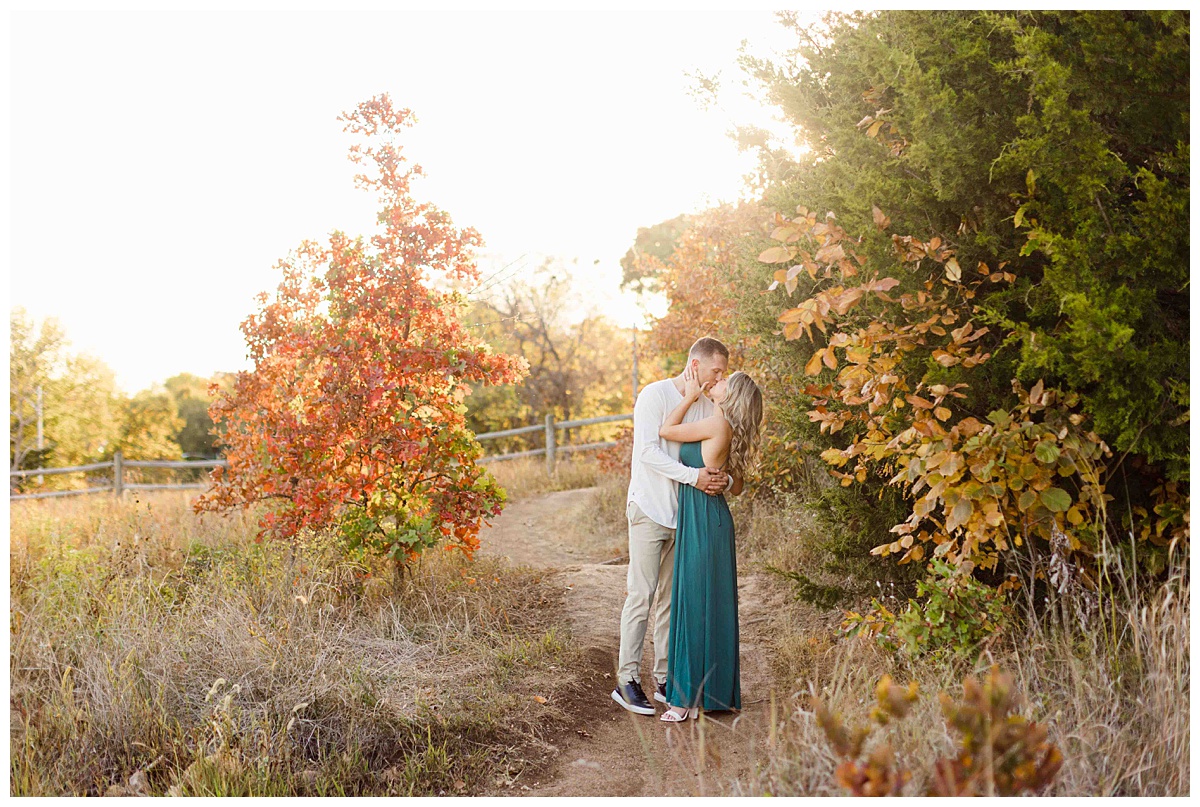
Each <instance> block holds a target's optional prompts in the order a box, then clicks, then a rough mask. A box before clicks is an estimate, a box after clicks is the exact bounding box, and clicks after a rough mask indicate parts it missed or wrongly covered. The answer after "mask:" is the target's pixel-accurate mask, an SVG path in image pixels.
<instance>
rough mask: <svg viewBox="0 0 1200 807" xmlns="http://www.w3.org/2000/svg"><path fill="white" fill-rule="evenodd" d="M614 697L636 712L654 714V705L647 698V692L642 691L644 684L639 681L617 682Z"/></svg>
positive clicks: (623, 705)
mask: <svg viewBox="0 0 1200 807" xmlns="http://www.w3.org/2000/svg"><path fill="white" fill-rule="evenodd" d="M655 694H657V693H655ZM612 699H613V700H615V701H616V702H617V703H619V704H621V706H622V707H623V708H625V709H627V710H629V711H630V712H633V713H634V714H639V715H652V714H654V706H653V705H651V703H650V701H648V700H646V693H645V692H643V691H642V685H641V684H639V683H638V682H637V681H630V682H629V683H627V684H617V688H616V689H614V690H613V691H612Z"/></svg>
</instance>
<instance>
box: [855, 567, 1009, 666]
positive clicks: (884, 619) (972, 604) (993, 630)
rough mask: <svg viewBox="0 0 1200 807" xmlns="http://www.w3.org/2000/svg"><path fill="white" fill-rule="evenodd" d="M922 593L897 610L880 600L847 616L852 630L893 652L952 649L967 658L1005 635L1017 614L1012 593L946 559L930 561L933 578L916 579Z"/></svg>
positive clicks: (918, 593) (909, 653) (951, 650)
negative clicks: (960, 570) (1010, 598)
mask: <svg viewBox="0 0 1200 807" xmlns="http://www.w3.org/2000/svg"><path fill="white" fill-rule="evenodd" d="M917 597H918V598H923V599H922V600H920V601H918V600H909V601H908V607H907V608H906V609H905V610H904V611H901V612H900V613H899V614H894V613H893V612H892V611H890V610H888V608H887V607H886V606H884V605H883V604H882V603H880V602H879V600H877V599H872V600H871V610H870V611H869V612H867V613H866V614H865V615H860V614H858V613H855V612H853V611H851V612H850V613H849V614H847V617H846V623H845V625H846V627H847V629H848V630H849V632H850V633H854V634H869V635H873V636H874V637H875V639H876V641H877V642H878V643H879V644H880V645H881V646H882V647H884V648H886V649H889V650H898V649H899V650H903V651H904V652H905V653H907V654H908V655H910V656H916V655H919V654H921V653H925V652H949V653H952V654H955V655H961V656H967V655H971V654H972V653H974V652H975V651H976V650H977V649H978V648H979V646H980V645H982V644H983V643H985V642H987V641H988V640H989V639H991V638H992V637H993V636H996V635H997V634H999V633H1001V632H1002V631H1003V630H1004V628H1005V627H1006V626H1007V625H1008V624H1009V621H1010V619H1011V617H1012V607H1011V606H1010V605H1009V603H1008V601H1007V597H1006V596H1005V595H1004V594H1003V593H1001V592H999V591H997V590H996V589H994V588H992V587H990V586H986V585H984V584H983V583H980V582H979V581H978V580H975V579H974V578H973V577H971V576H970V575H964V574H957V573H955V570H954V568H953V567H951V566H950V565H949V564H948V563H946V562H944V561H941V560H934V561H933V562H932V563H931V564H930V576H929V577H928V578H927V579H925V580H922V581H921V582H919V583H917Z"/></svg>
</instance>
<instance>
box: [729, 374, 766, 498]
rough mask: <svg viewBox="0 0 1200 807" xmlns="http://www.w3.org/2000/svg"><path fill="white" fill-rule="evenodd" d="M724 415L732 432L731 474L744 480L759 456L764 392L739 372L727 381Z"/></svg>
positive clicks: (730, 444)
mask: <svg viewBox="0 0 1200 807" xmlns="http://www.w3.org/2000/svg"><path fill="white" fill-rule="evenodd" d="M721 413H722V414H723V415H725V419H726V420H727V421H729V425H730V427H731V428H732V429H733V437H732V439H731V440H730V441H729V460H728V462H729V472H730V473H731V474H736V475H737V476H740V477H742V478H743V479H745V477H746V471H747V470H749V468H750V467H751V466H752V465H753V464H754V460H755V459H756V455H757V454H758V438H759V434H758V428H759V426H760V425H762V419H763V397H762V391H761V390H760V389H759V388H758V385H757V384H755V383H754V380H753V379H751V378H750V376H748V375H746V374H745V373H743V372H742V371H741V370H738V371H737V372H736V373H734V374H733V375H731V376H729V380H728V381H726V382H725V400H723V401H721Z"/></svg>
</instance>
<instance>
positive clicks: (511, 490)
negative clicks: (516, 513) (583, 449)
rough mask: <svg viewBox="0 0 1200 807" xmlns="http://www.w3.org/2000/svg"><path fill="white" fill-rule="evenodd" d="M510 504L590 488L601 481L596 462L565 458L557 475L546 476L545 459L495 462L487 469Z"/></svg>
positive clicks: (570, 456) (523, 458) (560, 463)
mask: <svg viewBox="0 0 1200 807" xmlns="http://www.w3.org/2000/svg"><path fill="white" fill-rule="evenodd" d="M485 467H486V468H487V470H488V473H490V474H491V475H492V476H493V477H495V479H496V481H497V482H499V483H500V486H501V487H503V488H504V490H505V491H506V492H507V493H508V498H509V499H510V500H516V499H524V498H528V497H530V496H540V495H542V494H544V493H553V492H554V491H558V490H574V489H576V488H590V487H592V486H593V485H595V484H596V483H597V481H598V479H599V477H600V473H599V470H598V466H597V464H596V459H595V457H594V456H590V455H584V456H580V455H571V454H565V455H563V456H562V457H560V458H559V459H558V462H557V463H556V465H555V468H554V475H553V476H550V475H549V474H547V473H546V460H545V458H544V457H522V458H520V459H515V460H504V461H502V462H491V463H488V464H487V465H486V466H485Z"/></svg>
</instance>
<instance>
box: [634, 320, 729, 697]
mask: <svg viewBox="0 0 1200 807" xmlns="http://www.w3.org/2000/svg"><path fill="white" fill-rule="evenodd" d="M687 361H688V366H690V367H691V368H692V371H693V372H695V373H696V376H697V378H698V379H699V380H700V384H701V386H702V387H703V388H704V389H706V390H707V389H709V388H711V387H712V385H713V384H716V383H717V382H718V381H720V380H721V379H722V378H723V377H724V376H725V373H726V372H728V370H729V349H728V348H727V347H725V345H723V344H721V343H720V342H719V341H717V340H716V339H713V338H711V337H708V336H705V337H702V338H700V339H698V340H696V343H695V344H694V345H692V348H691V350H689V351H688V360H687ZM683 392H684V381H683V373H680V374H679V375H678V376H676V377H675V378H667V379H663V380H661V381H655V382H654V383H653V384H649V385H647V386H646V387H645V388H644V389H642V391H641V392H640V393H638V396H637V402H636V403H635V404H634V407H633V463H632V467H631V469H630V479H629V494H628V496H627V497H626V502H625V515H626V517H627V518H628V520H629V577H628V579H627V581H626V589H627V590H628V591H627V593H626V596H625V607H624V608H623V609H622V611H621V650H620V655H619V658H618V662H617V665H618V666H617V688H616V689H614V690H613V692H612V699H613V700H614V701H616V702H617V703H619V704H620V705H621V706H623V707H624V708H625V709H628V710H629V711H631V712H633V713H635V714H641V715H652V714H654V705H653V704H651V703H650V701H649V700H647V699H646V693H645V692H644V691H643V690H642V685H641V680H640V678H641V676H640V666H641V659H642V644H643V642H644V641H645V638H646V623H647V622H648V620H649V617H650V604H651V600H654V638H653V641H654V683H655V692H654V699H655V700H657V701H660V702H662V703H666V698H667V695H666V682H667V647H668V639H669V632H670V629H671V583H672V578H673V576H674V570H675V518H676V511H677V510H678V508H679V489H678V487H677V486H678V485H679V484H684V485H694V486H695V487H696V488H698V489H700V490H703V491H704V492H705V493H708V494H710V495H713V496H715V495H717V494H718V493H721V492H723V491H724V490H725V489H726V487H727V486H728V485H729V483H730V479H729V475H728V474H725V473H724V472H722V471H720V470H718V469H716V468H689V467H688V466H686V465H684V464H683V463H681V462H679V448H680V445H679V443H672V442H670V441H668V440H663V439H661V438H660V437H659V436H658V430H659V428H660V427H661V426H662V424H663V421H665V420H666V418H667V415H668V414H669V413H670V412H671V410H673V409H674V408H675V407H676V406H678V405H679V402H680V401H682V400H683ZM712 414H713V404H712V401H710V400H708V398H706V397H704V396H703V395H702V396H701V397H700V400H699V401H697V402H696V403H695V404H694V405H693V406H692V408H691V409H690V410H688V413H687V414H686V415H685V416H684V422H685V423H691V422H693V421H697V420H701V419H703V418H706V417H709V416H710V415H712ZM741 487H742V486H741V480H734V481H733V486H732V487H731V488H730V492H732V493H738V492H739V491H740V490H741Z"/></svg>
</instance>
